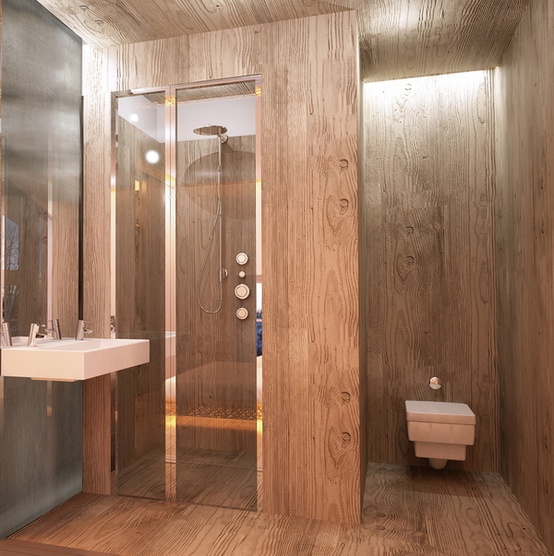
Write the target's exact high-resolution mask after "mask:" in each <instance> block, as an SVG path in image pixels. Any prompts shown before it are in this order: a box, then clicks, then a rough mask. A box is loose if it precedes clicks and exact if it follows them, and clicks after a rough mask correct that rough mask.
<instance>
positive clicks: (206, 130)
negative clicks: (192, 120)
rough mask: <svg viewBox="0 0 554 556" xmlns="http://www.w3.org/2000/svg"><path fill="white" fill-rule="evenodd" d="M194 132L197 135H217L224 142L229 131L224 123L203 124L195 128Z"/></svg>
mask: <svg viewBox="0 0 554 556" xmlns="http://www.w3.org/2000/svg"><path fill="white" fill-rule="evenodd" d="M193 132H194V133H196V135H207V136H211V137H215V136H217V137H219V138H220V139H221V140H222V141H223V142H225V141H226V140H227V136H226V135H225V134H226V133H227V128H226V127H223V126H222V125H203V126H201V127H197V128H196V129H193Z"/></svg>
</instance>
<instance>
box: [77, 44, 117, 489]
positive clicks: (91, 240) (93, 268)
mask: <svg viewBox="0 0 554 556" xmlns="http://www.w3.org/2000/svg"><path fill="white" fill-rule="evenodd" d="M107 83H108V64H107V57H106V56H105V55H104V53H102V52H100V51H96V50H93V49H91V48H87V47H84V49H83V113H84V117H83V142H84V155H83V174H84V191H83V251H82V256H83V276H82V280H83V286H82V287H83V315H82V316H83V317H84V318H85V319H86V320H88V321H90V325H89V326H90V328H92V330H93V332H94V336H96V337H108V336H109V331H110V228H111V226H110V168H111V167H110V164H111V163H110V154H111V148H110V145H111V125H110V118H111V116H110V110H111V98H110V95H109V89H108V88H107ZM110 445H111V377H110V375H104V376H102V377H98V378H94V379H91V380H87V381H85V382H84V383H83V490H84V491H85V492H94V493H96V494H109V493H110V490H111V486H110V483H111V479H110V473H111V446H110Z"/></svg>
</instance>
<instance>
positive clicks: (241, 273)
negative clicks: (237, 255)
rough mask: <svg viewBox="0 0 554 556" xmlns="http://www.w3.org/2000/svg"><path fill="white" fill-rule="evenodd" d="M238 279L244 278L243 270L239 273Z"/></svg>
mask: <svg viewBox="0 0 554 556" xmlns="http://www.w3.org/2000/svg"><path fill="white" fill-rule="evenodd" d="M239 278H246V272H244V270H241V271H240V272H239Z"/></svg>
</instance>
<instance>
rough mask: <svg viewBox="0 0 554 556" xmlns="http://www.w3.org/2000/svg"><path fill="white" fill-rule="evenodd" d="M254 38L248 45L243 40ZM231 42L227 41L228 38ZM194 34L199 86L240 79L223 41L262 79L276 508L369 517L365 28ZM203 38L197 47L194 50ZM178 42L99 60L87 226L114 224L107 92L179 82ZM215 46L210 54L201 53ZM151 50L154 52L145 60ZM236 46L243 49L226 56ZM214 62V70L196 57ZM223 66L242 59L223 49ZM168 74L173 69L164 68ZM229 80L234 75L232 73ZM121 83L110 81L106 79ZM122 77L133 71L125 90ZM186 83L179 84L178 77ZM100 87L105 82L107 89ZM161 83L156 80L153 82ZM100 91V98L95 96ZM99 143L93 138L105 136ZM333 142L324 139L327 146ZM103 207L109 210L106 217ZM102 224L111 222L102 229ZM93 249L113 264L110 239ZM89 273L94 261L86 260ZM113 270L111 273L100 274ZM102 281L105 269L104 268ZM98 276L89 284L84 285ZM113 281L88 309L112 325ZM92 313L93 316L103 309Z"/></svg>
mask: <svg viewBox="0 0 554 556" xmlns="http://www.w3.org/2000/svg"><path fill="white" fill-rule="evenodd" d="M241 35H242V36H243V37H245V38H240V36H241ZM227 38H228V39H229V40H228V41H227ZM194 39H195V40H194V41H193V40H192V38H191V39H190V44H191V47H190V52H189V56H190V58H189V64H188V66H189V67H190V68H191V69H190V72H191V81H192V80H197V79H200V80H202V79H206V78H208V77H213V78H221V77H226V76H228V75H229V70H228V69H226V68H224V67H222V66H221V64H220V62H219V61H217V60H218V56H219V54H220V53H222V52H223V50H224V48H225V45H234V44H243V45H244V44H246V45H250V46H249V47H250V48H251V49H252V52H251V53H244V54H242V55H241V56H239V57H235V65H234V66H233V73H235V74H236V75H237V76H248V75H253V74H255V73H261V75H262V82H263V92H262V126H261V143H262V179H263V187H264V191H263V195H262V205H263V206H262V218H263V232H262V236H263V237H262V241H263V269H264V276H265V277H266V278H264V288H265V289H264V304H265V305H264V355H266V356H267V358H264V381H265V384H264V392H263V397H264V404H265V407H264V419H265V422H264V483H266V482H267V484H268V488H267V490H266V493H265V500H264V508H266V509H267V511H269V512H273V513H285V514H294V515H299V516H305V517H313V518H320V519H332V520H340V521H344V522H357V521H359V515H360V481H361V478H360V438H359V403H360V402H359V391H358V384H359V361H358V292H357V169H356V167H357V154H356V141H357V133H356V132H357V128H356V121H357V116H356V107H357V100H356V88H357V87H356V84H357V81H356V48H357V46H356V21H355V17H354V14H353V13H351V12H348V13H344V14H338V15H330V16H320V17H315V18H309V19H304V20H294V21H288V22H284V23H279V24H268V25H263V26H261V27H260V26H258V27H255V28H246V29H244V30H241V31H240V32H239V31H237V30H232V31H229V32H228V33H227V34H226V32H218V33H214V34H213V35H212V34H210V35H209V36H206V37H202V36H200V35H198V36H196V37H194ZM193 43H194V44H193ZM173 44H174V43H173V41H172V40H169V41H167V42H165V41H163V42H161V43H160V42H158V41H156V42H155V43H152V44H151V45H150V46H151V47H152V49H153V50H152V52H153V53H154V54H155V56H156V57H159V60H160V62H158V61H155V60H152V56H147V55H144V56H141V57H137V56H136V53H135V52H134V51H133V49H132V48H125V47H124V48H122V49H121V50H117V51H114V49H111V51H110V52H107V51H106V50H103V51H94V56H93V57H92V58H91V59H90V60H91V61H92V62H93V70H94V68H95V67H98V68H100V67H103V66H102V65H98V64H96V63H95V61H96V60H98V62H100V61H102V63H107V61H108V60H109V62H110V64H111V65H110V69H109V71H106V72H104V73H101V72H96V77H93V78H91V81H89V87H88V91H89V94H90V92H91V91H92V92H93V93H94V94H92V95H91V96H90V97H89V98H88V99H86V102H87V103H89V102H90V103H92V104H93V105H94V106H90V109H89V111H88V112H86V113H85V125H87V126H88V128H87V137H90V140H91V141H93V142H94V144H88V145H87V147H88V148H89V149H90V150H89V154H88V155H87V156H89V157H90V156H94V154H95V153H98V155H99V158H98V159H97V161H96V164H97V166H95V167H93V166H92V165H91V166H90V168H89V170H91V171H93V172H94V173H90V171H89V172H86V173H85V184H86V185H85V189H86V190H88V193H87V195H89V196H97V197H98V199H96V200H95V201H94V202H93V201H92V199H91V201H90V204H89V205H88V206H89V207H90V210H89V211H88V212H87V213H86V214H85V219H86V220H87V221H88V224H87V226H88V227H89V229H92V228H93V227H97V228H101V229H102V233H104V231H105V230H106V229H109V211H108V208H107V205H105V204H104V201H103V199H104V198H105V197H106V196H107V195H108V191H109V162H108V160H107V158H106V154H105V145H106V144H109V137H110V136H109V131H108V129H107V127H106V126H105V125H104V124H103V122H104V121H105V120H104V118H105V113H104V109H105V105H106V103H107V102H108V99H107V98H106V97H107V96H109V95H108V92H107V90H106V89H109V86H108V84H110V85H111V84H113V83H118V84H119V85H120V86H121V87H122V88H124V89H127V88H128V87H129V83H128V82H127V81H126V80H125V79H124V76H125V71H124V70H123V68H128V67H131V65H132V64H135V67H136V70H135V72H134V74H133V75H136V76H142V79H139V78H138V77H137V79H136V81H135V82H134V83H133V86H135V85H136V86H141V87H149V86H151V85H152V84H153V83H152V81H151V80H152V79H153V78H152V73H151V68H152V67H158V66H160V64H161V63H162V61H163V64H164V65H163V68H165V69H163V70H160V71H159V74H160V75H161V74H162V73H163V74H164V75H169V76H170V75H171V68H173V60H172V59H171V57H170V56H167V55H165V54H166V52H165V51H164V49H163V46H165V45H167V48H168V51H167V52H168V53H171V52H173ZM201 44H203V45H207V47H206V48H204V50H202V51H201V49H200V48H199V46H198V45H201ZM148 46H149V45H142V47H141V48H142V50H141V52H142V53H146V52H148ZM227 50H228V51H230V50H231V49H230V48H229V47H227ZM200 54H201V56H202V60H204V68H211V70H209V71H211V72H212V73H206V72H207V71H208V70H206V69H202V67H201V66H200V63H199V62H198V58H197V55H200ZM223 55H224V57H225V59H229V58H230V57H231V55H230V53H229V52H227V53H223ZM160 67H161V66H160ZM221 73H223V74H224V75H221ZM108 76H110V77H108ZM113 76H121V77H122V78H121V79H120V80H119V81H117V80H115V81H114V79H113ZM180 78H182V75H177V76H176V80H177V79H180ZM98 80H100V81H101V82H98ZM155 85H156V86H157V85H158V83H155ZM95 91H96V92H95ZM93 134H94V137H93ZM322 138H323V142H322ZM96 206H98V207H100V206H103V207H104V212H102V213H100V212H98V211H97V210H96V208H95V207H96ZM100 223H102V224H100ZM94 249H98V251H99V252H102V253H103V256H104V257H106V258H107V257H108V253H109V239H108V238H107V237H106V236H104V235H102V237H101V238H100V237H99V238H98V241H96V242H95V247H94ZM85 262H86V264H87V268H88V265H93V264H95V262H96V261H95V257H90V258H88V259H87V258H86V257H85ZM102 268H103V266H102ZM96 272H98V271H97V270H96V271H95V273H96ZM85 280H86V276H85ZM108 290H109V277H108V276H107V275H103V277H102V279H101V280H99V281H98V282H97V283H96V284H95V287H94V288H92V287H91V288H90V289H88V290H87V292H88V293H87V303H90V304H95V306H96V309H95V312H100V313H102V315H103V319H106V320H107V319H108V318H109V306H108V305H106V304H104V299H105V296H107V297H108V298H109V295H107V292H108ZM91 313H92V311H91Z"/></svg>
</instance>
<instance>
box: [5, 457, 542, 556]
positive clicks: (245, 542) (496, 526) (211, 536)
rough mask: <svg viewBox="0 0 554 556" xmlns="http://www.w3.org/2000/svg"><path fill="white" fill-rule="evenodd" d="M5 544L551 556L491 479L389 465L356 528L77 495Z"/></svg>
mask: <svg viewBox="0 0 554 556" xmlns="http://www.w3.org/2000/svg"><path fill="white" fill-rule="evenodd" d="M12 538H13V539H14V540H27V541H31V542H44V543H50V544H55V545H59V546H66V547H75V548H79V549H84V550H94V551H98V552H107V553H114V554H119V555H120V556H142V555H144V556H188V555H198V554H228V555H230V556H231V555H235V556H243V555H244V554H255V555H256V556H281V555H283V554H291V555H292V554H295V555H296V554H299V555H300V554H301V555H306V556H309V555H313V556H316V555H317V556H321V555H325V554H329V555H331V554H341V555H345V556H359V555H361V554H364V555H368V556H398V555H403V554H421V555H425V556H443V555H445V554H448V555H449V556H468V555H469V554H487V555H491V556H496V555H498V556H505V555H507V554H526V555H529V556H531V555H544V556H546V555H549V554H550V551H549V550H548V548H547V547H546V546H545V545H544V544H543V543H542V541H541V539H540V536H539V535H538V533H537V532H536V530H535V529H534V528H533V526H532V525H531V523H530V522H529V519H528V517H527V516H526V514H525V512H524V511H523V509H522V508H521V506H520V505H519V504H518V503H517V501H516V500H515V498H514V496H513V494H512V493H511V491H510V490H509V489H508V488H507V487H506V485H505V483H504V482H503V481H502V479H501V478H500V477H499V476H498V475H494V474H491V473H484V474H477V473H467V472H456V471H448V470H447V471H443V472H439V473H437V472H436V471H434V470H431V469H421V468H420V469H414V468H408V467H404V466H392V465H391V466H378V465H371V466H370V468H369V473H368V476H367V486H366V489H365V498H364V510H363V519H362V523H361V525H358V526H348V525H341V524H338V523H330V522H324V521H312V520H307V519H300V518H291V517H281V516H271V515H267V514H264V513H255V512H245V511H237V510H230V509H223V508H211V507H205V506H204V507H202V506H196V507H191V506H180V505H176V504H168V503H163V502H152V501H147V500H137V499H129V498H121V497H120V498H116V497H107V496H91V495H86V494H81V495H79V496H78V497H76V498H74V499H72V500H70V501H69V502H66V503H65V504H63V505H62V506H59V507H58V508H56V509H55V510H53V511H52V512H50V513H49V514H47V515H46V516H44V517H42V518H41V519H39V520H38V521H36V522H35V523H33V524H31V525H29V526H28V527H26V528H25V529H23V530H21V531H19V532H18V533H17V534H16V535H14V536H13V537H12ZM0 546H1V545H0Z"/></svg>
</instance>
